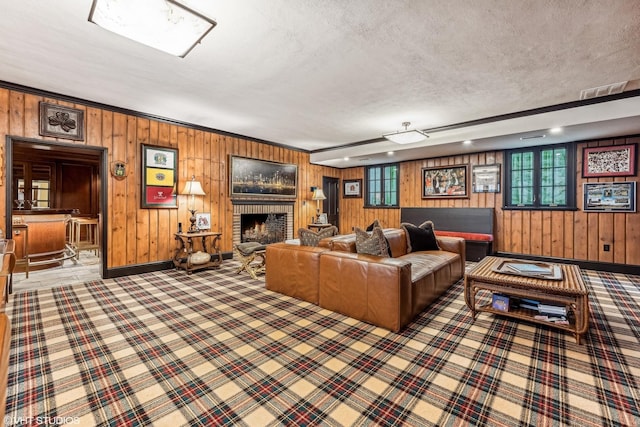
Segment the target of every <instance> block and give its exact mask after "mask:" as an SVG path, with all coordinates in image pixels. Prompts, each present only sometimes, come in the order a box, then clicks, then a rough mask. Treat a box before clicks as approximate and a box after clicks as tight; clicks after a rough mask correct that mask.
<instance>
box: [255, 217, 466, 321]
mask: <svg viewBox="0 0 640 427" xmlns="http://www.w3.org/2000/svg"><path fill="white" fill-rule="evenodd" d="M384 235H385V237H386V238H387V241H388V243H389V247H390V249H391V255H392V257H391V258H383V257H379V256H373V255H364V254H358V253H356V248H355V235H353V234H349V235H342V236H336V237H329V238H327V239H323V240H322V241H321V242H320V246H319V247H310V246H299V245H294V244H288V243H275V244H272V245H269V246H267V261H266V262H267V268H266V288H267V289H269V290H272V291H275V292H279V293H282V294H285V295H289V296H292V297H295V298H299V299H302V300H304V301H308V302H310V303H313V304H316V305H319V306H321V307H323V308H326V309H328V310H332V311H336V312H339V313H342V314H345V315H347V316H349V317H353V318H355V319H358V320H362V321H364V322H368V323H371V324H374V325H377V326H380V327H383V328H386V329H388V330H391V331H394V332H399V331H400V330H402V329H403V328H404V327H405V326H406V325H407V324H409V323H410V322H411V321H412V320H413V318H414V317H415V316H416V315H418V314H419V313H420V312H422V311H423V310H424V309H425V308H426V307H427V306H428V305H429V304H431V303H432V302H433V301H435V300H436V299H437V298H438V297H439V296H440V295H442V294H443V293H444V292H445V291H446V290H447V289H448V288H449V287H450V286H451V285H453V284H454V283H456V282H457V281H458V280H460V279H461V278H462V276H463V275H464V265H465V264H464V262H465V261H464V260H465V241H464V239H462V238H456V237H438V238H437V240H438V245H439V246H440V249H441V250H439V251H420V252H412V253H407V238H406V235H405V231H404V230H403V229H401V228H390V229H385V230H384Z"/></svg>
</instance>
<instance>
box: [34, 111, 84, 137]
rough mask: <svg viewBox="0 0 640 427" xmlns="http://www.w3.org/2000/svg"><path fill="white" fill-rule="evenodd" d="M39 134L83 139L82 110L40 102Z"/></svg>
mask: <svg viewBox="0 0 640 427" xmlns="http://www.w3.org/2000/svg"><path fill="white" fill-rule="evenodd" d="M40 135H42V136H52V137H54V138H66V139H73V140H76V141H84V111H83V110H78V109H77V108H69V107H63V106H61V105H56V104H49V103H48V102H40Z"/></svg>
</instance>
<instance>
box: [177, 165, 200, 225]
mask: <svg viewBox="0 0 640 427" xmlns="http://www.w3.org/2000/svg"><path fill="white" fill-rule="evenodd" d="M180 194H185V195H188V196H191V200H190V202H189V206H188V209H189V212H191V218H189V221H191V226H190V227H189V231H188V232H189V233H196V232H197V231H198V227H196V196H205V192H204V190H203V189H202V185H200V181H196V176H195V175H192V176H191V180H190V181H187V183H186V184H185V185H184V188H183V189H182V192H181V193H180Z"/></svg>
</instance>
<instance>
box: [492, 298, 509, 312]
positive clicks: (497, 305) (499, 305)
mask: <svg viewBox="0 0 640 427" xmlns="http://www.w3.org/2000/svg"><path fill="white" fill-rule="evenodd" d="M509 301H510V298H509V296H508V295H503V294H493V297H492V299H491V307H493V308H494V309H495V310H500V311H509Z"/></svg>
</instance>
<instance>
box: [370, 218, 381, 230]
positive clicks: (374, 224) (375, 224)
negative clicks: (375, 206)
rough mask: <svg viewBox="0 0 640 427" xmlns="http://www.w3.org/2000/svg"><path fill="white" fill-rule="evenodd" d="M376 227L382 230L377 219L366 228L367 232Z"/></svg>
mask: <svg viewBox="0 0 640 427" xmlns="http://www.w3.org/2000/svg"><path fill="white" fill-rule="evenodd" d="M376 227H380V228H382V226H381V225H380V222H379V221H378V220H377V219H374V220H373V222H372V223H371V224H370V225H369V226H368V227H367V231H373V229H374V228H376Z"/></svg>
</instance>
